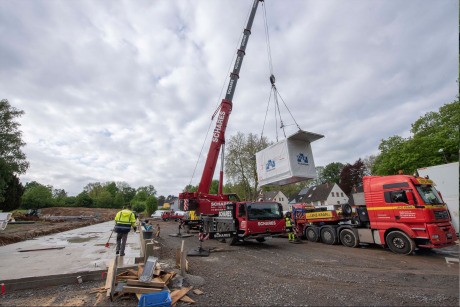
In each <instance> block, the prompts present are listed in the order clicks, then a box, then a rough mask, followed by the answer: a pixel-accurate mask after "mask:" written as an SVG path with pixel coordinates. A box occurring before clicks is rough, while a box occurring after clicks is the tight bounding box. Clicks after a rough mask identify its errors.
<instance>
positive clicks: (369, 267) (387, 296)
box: [0, 221, 459, 306]
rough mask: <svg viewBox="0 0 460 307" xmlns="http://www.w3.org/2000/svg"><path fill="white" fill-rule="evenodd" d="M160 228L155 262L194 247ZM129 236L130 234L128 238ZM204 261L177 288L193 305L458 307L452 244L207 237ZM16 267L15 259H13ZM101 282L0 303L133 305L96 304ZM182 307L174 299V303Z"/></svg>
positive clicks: (9, 296) (192, 262)
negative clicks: (397, 246)
mask: <svg viewBox="0 0 460 307" xmlns="http://www.w3.org/2000/svg"><path fill="white" fill-rule="evenodd" d="M154 223H155V224H156V223H158V224H160V226H161V234H160V237H159V238H158V240H157V241H158V244H159V246H160V247H161V250H160V253H159V257H160V262H163V263H166V265H170V266H171V267H173V266H174V263H175V260H174V259H175V252H176V249H177V248H179V247H180V245H181V242H182V240H185V249H186V250H189V249H192V248H195V247H197V246H198V235H197V234H194V236H193V237H190V238H185V239H182V238H177V237H171V236H169V234H174V233H177V231H178V227H177V225H178V224H177V222H174V221H169V222H163V221H155V222H154ZM130 236H131V237H134V236H136V235H135V234H134V233H130ZM137 237H138V236H137ZM203 246H204V247H208V248H211V251H212V252H211V253H210V255H209V257H188V261H189V272H188V275H187V276H186V278H185V279H184V281H183V285H184V286H194V289H200V290H201V291H203V292H204V294H203V295H196V294H193V293H190V294H189V296H190V297H191V298H192V299H194V300H195V301H196V302H197V304H198V305H199V306H228V305H232V306H234V305H244V306H251V305H259V306H260V305H270V306H272V305H279V306H300V305H304V306H307V305H308V306H338V305H344V306H357V305H360V306H362V305H368V306H402V305H404V306H454V305H455V306H458V303H459V292H458V285H459V268H458V263H453V264H448V263H447V262H446V259H445V257H453V258H458V255H459V254H458V246H455V247H449V248H446V249H442V250H434V251H432V252H415V253H414V254H413V255H411V256H403V255H397V254H394V253H392V252H391V251H389V250H387V249H384V248H382V247H379V246H362V247H359V248H354V249H352V248H348V247H345V246H342V245H326V244H321V243H311V242H307V241H302V243H301V244H290V243H289V242H288V240H287V238H273V239H271V240H268V241H266V242H264V243H258V242H255V241H254V242H246V243H244V244H242V245H237V246H227V244H225V243H222V242H219V241H216V240H209V241H205V242H204V243H203ZM17 261H18V265H21V264H20V263H21V259H18V260H17ZM104 284H105V280H104V279H102V278H101V280H96V281H91V282H83V283H82V284H77V283H75V284H66V285H61V286H53V287H46V288H36V289H28V290H17V291H11V292H10V293H6V294H5V295H3V296H1V298H0V305H35V306H37V305H50V306H57V305H59V306H70V305H72V306H92V305H95V304H96V305H110V306H120V305H123V306H135V305H137V299H136V298H135V297H134V296H128V297H126V298H123V299H121V298H118V299H117V300H115V301H114V302H110V301H108V300H106V299H105V298H104V300H98V299H97V296H96V294H89V292H90V289H92V288H97V287H101V286H103V285H104ZM184 304H185V303H182V302H179V303H178V305H184Z"/></svg>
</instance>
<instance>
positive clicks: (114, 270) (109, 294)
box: [107, 256, 118, 301]
mask: <svg viewBox="0 0 460 307" xmlns="http://www.w3.org/2000/svg"><path fill="white" fill-rule="evenodd" d="M117 268H118V256H115V260H114V264H113V268H112V283H111V285H110V289H107V296H108V297H110V301H113V293H114V291H115V280H116V278H115V276H116V275H117Z"/></svg>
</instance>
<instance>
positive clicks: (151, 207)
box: [145, 196, 158, 216]
mask: <svg viewBox="0 0 460 307" xmlns="http://www.w3.org/2000/svg"><path fill="white" fill-rule="evenodd" d="M145 207H146V210H147V215H148V216H150V215H152V214H153V213H155V211H157V210H158V199H157V198H156V197H155V196H149V197H147V200H146V201H145Z"/></svg>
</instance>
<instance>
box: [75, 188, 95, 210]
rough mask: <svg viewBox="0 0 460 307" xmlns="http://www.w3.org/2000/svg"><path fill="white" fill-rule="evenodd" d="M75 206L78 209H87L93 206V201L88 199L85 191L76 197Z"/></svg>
mask: <svg viewBox="0 0 460 307" xmlns="http://www.w3.org/2000/svg"><path fill="white" fill-rule="evenodd" d="M75 204H76V205H77V206H79V207H86V208H89V207H91V206H92V204H93V200H92V199H91V197H89V195H88V192H87V191H83V192H81V193H80V194H78V195H77V197H76V200H75Z"/></svg>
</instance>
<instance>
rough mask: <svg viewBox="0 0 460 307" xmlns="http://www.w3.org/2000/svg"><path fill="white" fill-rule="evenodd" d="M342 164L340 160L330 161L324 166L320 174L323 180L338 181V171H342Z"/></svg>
mask: <svg viewBox="0 0 460 307" xmlns="http://www.w3.org/2000/svg"><path fill="white" fill-rule="evenodd" d="M343 166H344V165H343V164H342V163H340V162H332V163H329V164H328V165H326V166H325V167H324V170H323V172H322V174H321V176H322V178H323V180H324V182H323V183H326V182H331V183H332V182H334V183H339V181H340V172H341V171H342V168H343Z"/></svg>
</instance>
